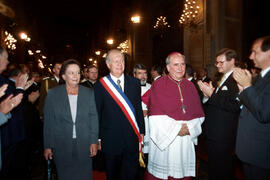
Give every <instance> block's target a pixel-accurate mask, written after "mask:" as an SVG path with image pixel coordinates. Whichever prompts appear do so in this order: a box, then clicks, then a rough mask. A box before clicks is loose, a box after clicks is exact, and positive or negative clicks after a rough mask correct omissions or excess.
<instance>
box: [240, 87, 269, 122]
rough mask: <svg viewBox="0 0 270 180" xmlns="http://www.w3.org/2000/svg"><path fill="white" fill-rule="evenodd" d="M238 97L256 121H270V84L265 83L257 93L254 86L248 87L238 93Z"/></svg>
mask: <svg viewBox="0 0 270 180" xmlns="http://www.w3.org/2000/svg"><path fill="white" fill-rule="evenodd" d="M265 85H266V84H265ZM239 98H240V100H241V102H242V103H243V105H244V106H245V107H246V108H247V109H248V110H249V111H250V112H251V113H252V115H253V116H254V117H255V118H256V120H257V121H258V122H260V123H269V122H270V110H269V107H270V84H267V86H266V87H265V90H264V91H263V92H262V93H259V92H258V91H257V89H256V88H255V87H254V86H252V87H248V88H247V89H245V90H244V91H243V92H242V93H241V94H240V95H239Z"/></svg>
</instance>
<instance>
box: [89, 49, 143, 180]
mask: <svg viewBox="0 0 270 180" xmlns="http://www.w3.org/2000/svg"><path fill="white" fill-rule="evenodd" d="M106 64H107V67H108V68H109V70H110V74H109V75H108V76H106V77H107V78H108V79H110V80H111V82H112V84H113V85H115V90H117V92H119V93H120V94H122V96H125V97H127V99H128V100H129V102H130V104H131V105H132V106H133V108H134V116H135V119H136V122H135V123H136V124H137V126H138V131H139V133H138V134H136V133H135V131H134V129H133V126H132V125H131V123H130V122H129V119H128V118H127V116H126V115H125V114H124V112H123V109H121V108H120V106H119V105H118V104H117V103H116V101H115V100H114V99H113V98H112V95H111V94H109V91H110V90H111V89H109V91H108V89H105V86H104V84H102V80H103V79H104V78H105V77H103V78H102V79H100V80H99V82H97V83H96V84H95V88H94V90H95V98H96V104H97V111H98V115H99V121H100V139H101V145H102V146H101V148H102V151H103V152H104V155H105V160H106V174H107V179H108V180H121V179H122V180H134V178H135V175H136V171H137V167H138V159H139V141H138V139H139V137H141V138H140V139H143V134H144V132H145V129H144V118H143V112H142V106H141V87H140V82H139V80H138V79H135V78H133V77H131V76H127V75H124V73H123V72H124V66H125V62H124V55H123V54H122V53H121V51H119V50H116V49H113V50H110V51H109V52H108V55H107V57H106ZM116 86H117V87H116Z"/></svg>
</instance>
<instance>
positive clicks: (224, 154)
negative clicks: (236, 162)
mask: <svg viewBox="0 0 270 180" xmlns="http://www.w3.org/2000/svg"><path fill="white" fill-rule="evenodd" d="M236 58H237V54H236V52H235V51H234V50H232V49H228V48H224V49H221V50H220V51H219V52H218V53H217V54H216V62H215V65H216V67H217V71H218V72H219V73H221V74H222V77H221V79H220V80H219V81H218V82H217V87H213V85H212V82H210V83H206V82H202V81H198V85H199V87H200V89H201V91H202V92H203V94H204V96H205V97H204V103H205V131H206V132H205V133H206V138H207V146H208V166H209V168H208V169H209V172H208V173H209V179H210V180H223V179H224V180H230V179H233V178H234V173H233V156H232V154H233V150H234V145H235V139H236V130H237V123H238V117H239V112H240V105H239V101H238V100H237V98H236V97H237V95H238V92H239V89H238V87H237V83H236V81H235V80H234V79H233V77H232V73H233V69H234V67H235V63H236Z"/></svg>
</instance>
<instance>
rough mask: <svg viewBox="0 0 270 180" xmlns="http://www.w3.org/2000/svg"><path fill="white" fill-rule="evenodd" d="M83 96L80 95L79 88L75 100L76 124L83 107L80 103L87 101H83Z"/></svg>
mask: <svg viewBox="0 0 270 180" xmlns="http://www.w3.org/2000/svg"><path fill="white" fill-rule="evenodd" d="M83 98H84V95H83V94H82V90H81V88H80V86H79V90H78V99H77V113H76V121H75V122H76V123H77V122H78V120H79V119H80V118H79V115H80V114H81V112H82V111H83V106H82V102H83V101H87V100H86V99H83Z"/></svg>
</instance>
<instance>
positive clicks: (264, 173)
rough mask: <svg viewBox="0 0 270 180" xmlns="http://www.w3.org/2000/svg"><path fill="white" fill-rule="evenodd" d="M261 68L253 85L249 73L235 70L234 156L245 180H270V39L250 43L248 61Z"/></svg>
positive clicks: (263, 38)
mask: <svg viewBox="0 0 270 180" xmlns="http://www.w3.org/2000/svg"><path fill="white" fill-rule="evenodd" d="M249 58H250V59H251V60H252V61H253V62H254V64H255V67H257V68H261V69H262V71H261V73H260V74H259V75H258V78H257V80H255V83H254V84H252V83H251V80H252V75H251V73H250V72H249V71H247V70H243V69H235V70H234V73H233V77H234V79H235V80H236V81H237V83H238V86H239V90H240V92H241V93H240V95H239V99H240V102H241V103H242V104H243V109H242V111H241V114H240V118H239V124H238V132H237V140H236V154H237V156H238V157H239V159H240V160H241V161H242V162H243V163H244V166H243V167H244V175H245V180H257V179H259V180H269V179H270V109H269V107H270V36H266V37H262V38H259V39H257V40H255V42H254V43H253V46H252V49H251V54H250V57H249Z"/></svg>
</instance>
